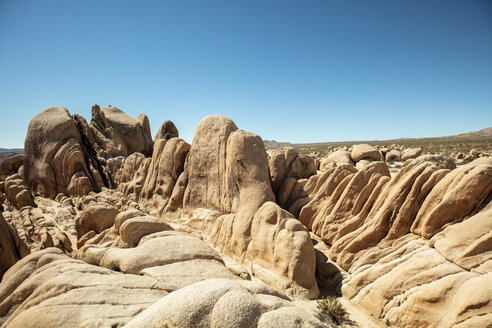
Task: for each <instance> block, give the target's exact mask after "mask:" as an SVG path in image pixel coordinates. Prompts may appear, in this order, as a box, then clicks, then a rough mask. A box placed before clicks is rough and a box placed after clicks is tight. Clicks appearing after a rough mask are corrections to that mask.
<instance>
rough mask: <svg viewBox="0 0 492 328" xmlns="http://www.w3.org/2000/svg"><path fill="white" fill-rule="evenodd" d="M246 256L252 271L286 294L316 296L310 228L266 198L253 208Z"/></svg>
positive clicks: (316, 288)
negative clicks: (256, 207) (255, 208)
mask: <svg viewBox="0 0 492 328" xmlns="http://www.w3.org/2000/svg"><path fill="white" fill-rule="evenodd" d="M272 237H273V238H274V239H272ZM246 260H247V261H248V262H249V263H251V266H252V272H253V275H255V276H256V277H257V278H260V280H262V281H265V282H268V284H269V285H271V286H276V287H277V288H280V289H284V290H286V292H287V294H289V295H294V296H304V297H306V298H315V297H316V296H317V295H318V294H319V290H318V286H317V283H316V279H315V278H314V271H315V268H316V256H315V253H314V248H313V244H312V242H311V238H310V236H309V232H308V231H307V229H306V228H305V227H304V226H303V225H302V224H301V223H300V222H299V221H298V220H296V219H295V218H294V217H293V216H292V215H291V214H290V213H288V212H287V211H285V210H282V209H281V208H280V207H279V206H278V205H276V204H275V203H272V202H267V203H265V204H263V206H262V207H261V208H260V209H259V210H258V211H257V212H256V214H255V216H254V218H253V222H252V224H251V243H250V244H249V246H248V250H247V256H246ZM270 272H273V273H274V274H273V275H272V274H271V273H270ZM286 278H287V279H286ZM286 285H287V286H288V287H286Z"/></svg>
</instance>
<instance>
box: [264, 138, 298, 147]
mask: <svg viewBox="0 0 492 328" xmlns="http://www.w3.org/2000/svg"><path fill="white" fill-rule="evenodd" d="M263 144H265V148H266V149H277V148H282V147H291V146H293V144H292V143H290V142H277V141H275V140H263Z"/></svg>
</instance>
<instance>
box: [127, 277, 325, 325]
mask: <svg viewBox="0 0 492 328" xmlns="http://www.w3.org/2000/svg"><path fill="white" fill-rule="evenodd" d="M165 326H167V327H183V328H184V327H244V328H246V327H259V328H266V327H325V324H324V323H323V322H321V321H319V319H317V318H316V312H315V311H312V312H308V311H306V310H304V309H302V308H300V307H298V306H296V305H295V304H294V303H292V302H290V301H289V300H288V298H287V297H286V296H285V295H282V294H280V293H279V292H277V291H276V290H274V289H272V288H269V287H267V286H265V285H263V284H261V283H258V282H251V281H240V280H239V281H232V280H226V279H211V280H205V281H203V282H199V283H197V284H194V285H191V286H188V287H185V288H182V289H180V290H178V291H176V292H173V293H171V294H169V295H168V296H166V297H164V298H162V299H161V300H160V301H158V302H156V303H155V304H154V305H153V306H152V307H151V308H149V309H148V310H147V311H145V312H143V313H141V314H140V315H138V316H137V317H136V318H135V319H134V320H132V321H131V322H129V323H128V324H127V326H126V327H128V328H136V327H165Z"/></svg>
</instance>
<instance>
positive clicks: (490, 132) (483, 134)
mask: <svg viewBox="0 0 492 328" xmlns="http://www.w3.org/2000/svg"><path fill="white" fill-rule="evenodd" d="M490 137H492V126H491V127H490V128H485V129H482V130H480V131H473V132H468V133H462V134H458V135H455V136H450V137H448V138H456V139H462V138H463V139H466V138H490ZM441 138H445V137H441Z"/></svg>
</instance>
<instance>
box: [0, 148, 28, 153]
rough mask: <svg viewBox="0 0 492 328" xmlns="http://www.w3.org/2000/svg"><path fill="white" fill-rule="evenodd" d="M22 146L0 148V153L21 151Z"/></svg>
mask: <svg viewBox="0 0 492 328" xmlns="http://www.w3.org/2000/svg"><path fill="white" fill-rule="evenodd" d="M23 152H24V148H0V153H23Z"/></svg>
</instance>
